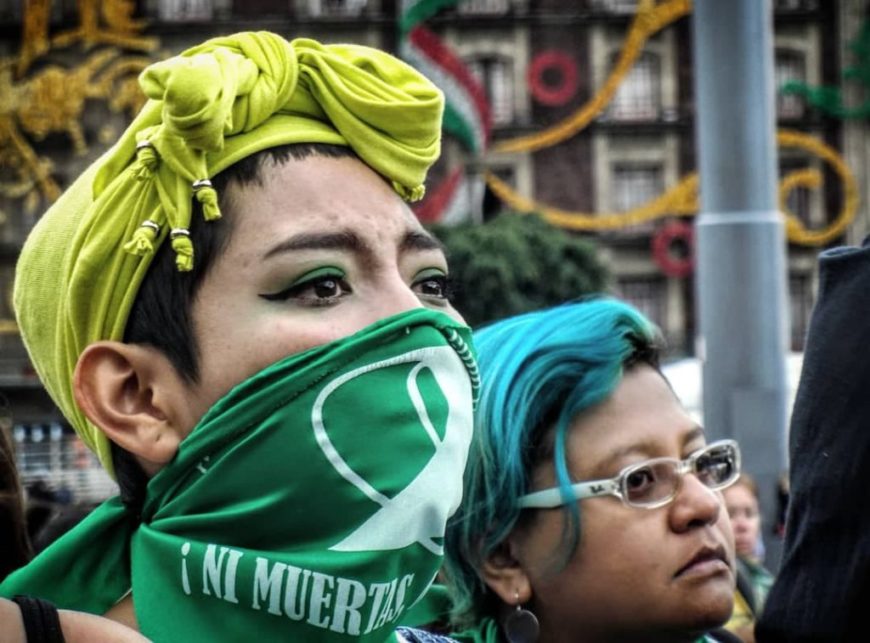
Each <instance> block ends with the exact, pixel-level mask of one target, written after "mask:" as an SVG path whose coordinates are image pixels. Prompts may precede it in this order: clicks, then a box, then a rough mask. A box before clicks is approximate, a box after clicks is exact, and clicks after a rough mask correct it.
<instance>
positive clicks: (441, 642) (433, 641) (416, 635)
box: [396, 627, 456, 643]
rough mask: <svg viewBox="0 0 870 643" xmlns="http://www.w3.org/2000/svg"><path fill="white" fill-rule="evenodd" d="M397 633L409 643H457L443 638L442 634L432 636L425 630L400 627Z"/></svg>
mask: <svg viewBox="0 0 870 643" xmlns="http://www.w3.org/2000/svg"><path fill="white" fill-rule="evenodd" d="M396 631H397V633H398V634H399V635H400V636H401V637H402V638H403V639H405V641H407V642H408V643H456V641H454V640H453V639H451V638H448V637H446V636H441V635H440V634H432V633H431V632H426V631H424V630H415V629H411V628H409V627H400V628H399V629H398V630H396Z"/></svg>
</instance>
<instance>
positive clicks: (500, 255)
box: [432, 213, 607, 327]
mask: <svg viewBox="0 0 870 643" xmlns="http://www.w3.org/2000/svg"><path fill="white" fill-rule="evenodd" d="M432 231H433V233H434V234H435V235H437V236H438V238H440V239H441V240H442V241H443V242H444V245H445V246H446V247H447V252H448V256H449V259H450V274H451V276H452V277H453V279H454V284H455V292H454V297H453V301H454V305H455V306H456V308H457V310H459V312H461V313H462V314H463V315H464V317H465V320H466V321H467V322H468V323H469V324H470V325H471V326H473V327H477V326H479V325H481V324H483V323H486V322H489V321H494V320H496V319H501V318H502V317H508V316H510V315H515V314H518V313H522V312H527V311H530V310H536V309H539V308H544V307H547V306H553V305H556V304H559V303H562V302H564V301H567V300H570V299H575V298H577V297H580V296H583V295H587V294H590V293H593V292H600V291H601V290H602V289H603V288H604V286H605V283H606V280H607V271H606V270H605V268H604V266H603V264H602V263H601V262H600V261H599V260H598V258H597V256H596V254H595V247H594V246H593V245H592V244H591V243H589V242H588V241H585V240H583V239H581V238H579V237H576V236H574V235H571V234H569V233H567V232H565V231H564V230H561V229H559V228H555V227H553V226H552V225H550V224H549V223H547V222H546V221H544V220H543V219H542V218H540V217H538V216H536V215H521V214H513V213H505V214H501V215H499V216H498V217H496V218H495V219H493V220H492V221H489V222H488V223H484V224H482V225H477V224H463V225H459V226H449V227H448V226H436V227H434V228H433V230H432Z"/></svg>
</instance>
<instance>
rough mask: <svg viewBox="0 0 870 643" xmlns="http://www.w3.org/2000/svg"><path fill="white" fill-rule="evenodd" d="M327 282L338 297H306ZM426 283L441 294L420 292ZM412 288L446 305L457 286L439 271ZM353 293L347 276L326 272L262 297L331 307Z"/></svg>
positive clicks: (419, 294)
mask: <svg viewBox="0 0 870 643" xmlns="http://www.w3.org/2000/svg"><path fill="white" fill-rule="evenodd" d="M318 272H319V271H318ZM327 282H334V284H335V287H336V288H340V289H341V292H340V293H339V294H337V295H332V296H325V297H318V296H316V295H315V296H311V297H305V296H304V295H305V291H306V290H309V289H314V288H317V286H319V285H322V284H325V283H327ZM426 282H435V283H436V284H438V288H439V291H440V292H439V293H438V294H429V293H424V292H419V291H418V290H417V288H418V287H420V286H422V285H423V284H425V283H426ZM411 288H412V289H413V290H414V291H415V292H416V293H417V295H418V296H419V297H420V298H424V299H427V300H430V301H437V302H445V303H446V302H449V301H450V299H451V298H452V297H453V293H454V289H455V286H454V282H453V280H452V279H451V278H450V277H449V276H448V275H446V274H444V273H441V272H440V271H439V272H438V273H430V274H424V275H423V276H421V277H418V278H417V279H416V280H415V281H414V282H413V283H412V284H411ZM352 292H353V289H352V288H351V287H350V284H348V283H347V281H346V280H345V275H344V273H343V272H325V273H320V274H317V275H312V276H311V277H310V278H304V277H303V280H302V281H299V282H297V283H294V284H292V285H291V286H290V287H288V288H285V289H284V290H281V291H278V292H276V293H261V294H260V297H262V298H263V299H265V300H266V301H287V300H289V299H298V300H302V301H304V302H305V303H306V304H307V305H310V306H329V305H331V304H334V303H335V302H336V301H337V300H339V299H341V298H342V297H344V296H346V295H349V294H351V293H352Z"/></svg>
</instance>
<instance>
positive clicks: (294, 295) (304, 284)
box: [260, 272, 353, 306]
mask: <svg viewBox="0 0 870 643" xmlns="http://www.w3.org/2000/svg"><path fill="white" fill-rule="evenodd" d="M326 282H334V283H335V286H336V288H340V289H341V293H340V294H338V295H333V296H327V297H317V296H313V297H304V296H303V295H304V294H305V291H306V290H308V289H314V288H316V287H317V286H320V285H323V284H325V283H326ZM352 292H353V290H352V289H351V287H350V284H348V283H347V281H346V280H345V275H344V273H342V272H325V273H320V274H317V275H311V276H310V277H309V278H305V277H303V279H302V281H299V282H297V283H294V284H292V285H291V286H290V287H289V288H285V289H284V290H281V291H279V292H276V293H263V294H261V295H260V297H262V298H263V299H265V300H266V301H287V300H288V299H299V300H302V301H304V302H305V303H306V304H307V305H310V306H329V305H330V304H333V303H335V302H336V301H337V300H338V299H340V298H341V297H344V296H346V295H349V294H351V293H352Z"/></svg>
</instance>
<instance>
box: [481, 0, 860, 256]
mask: <svg viewBox="0 0 870 643" xmlns="http://www.w3.org/2000/svg"><path fill="white" fill-rule="evenodd" d="M691 10H692V2H691V0H669V1H667V2H662V3H661V4H658V5H657V4H656V3H655V2H654V1H653V0H640V1H639V2H638V9H637V13H636V15H635V17H634V20H633V21H632V23H631V26H630V27H629V30H628V34H627V35H626V37H625V42H624V44H623V47H622V50H621V51H620V54H619V58H618V59H617V61H616V64H615V65H614V68H613V70H612V71H611V73H610V75H609V76H608V77H607V79H606V80H605V82H604V85H602V87H601V88H600V89H599V90H598V92H597V93H596V94H595V96H593V97H592V98H591V99H590V100H589V101H587V102H586V103H585V104H584V105H583V106H581V107H580V108H579V109H578V110H576V111H575V112H574V113H573V114H571V115H570V116H568V117H567V118H565V119H563V120H562V121H560V122H559V123H557V124H555V125H553V126H552V127H549V128H547V129H545V130H542V131H540V132H537V133H535V134H529V135H526V136H519V137H516V138H511V139H507V140H503V141H500V142H499V143H497V144H495V145H494V146H493V151H495V152H501V153H505V152H508V153H510V152H534V151H536V150H541V149H544V148H546V147H551V146H553V145H557V144H559V143H562V142H564V141H566V140H568V139H569V138H571V137H573V136H575V135H576V134H577V133H578V132H579V131H580V130H582V129H583V128H585V127H586V126H587V125H589V123H591V122H592V119H594V118H595V117H596V116H598V115H599V114H600V113H601V112H603V111H604V109H605V108H606V107H607V105H608V104H609V103H610V101H611V100H612V99H613V96H614V95H615V94H616V91H617V89H618V88H619V85H620V83H622V81H623V80H624V78H625V76H626V74H628V72H629V71H630V70H631V67H632V66H633V65H634V63H635V61H636V60H637V58H638V57H639V56H640V54H641V51H642V50H643V47H644V45H645V44H646V41H647V40H649V38H650V37H651V36H653V35H654V34H655V33H657V32H658V31H660V30H661V29H663V28H664V27H666V26H668V25H669V24H671V23H672V22H674V21H675V20H677V19H679V18H682V17H683V16H685V15H687V14H688V13H689V12H690V11H691ZM777 142H778V143H779V145H781V146H782V147H797V148H800V149H803V150H804V151H806V152H809V153H810V154H815V155H817V156H818V157H820V158H821V159H822V160H824V161H825V162H827V163H828V164H829V165H830V166H831V168H832V169H833V170H834V173H835V174H836V175H837V176H838V177H839V178H840V180H841V181H842V184H843V205H842V207H841V208H840V212H839V213H838V214H837V217H836V218H835V219H834V221H832V222H831V223H830V224H828V226H827V227H825V228H823V229H820V230H809V229H807V228H806V227H805V226H804V224H803V223H802V222H801V221H800V220H799V219H798V218H797V217H796V216H795V215H794V214H793V213H791V212H789V211H788V209H787V208H786V206H785V204H786V201H787V198H788V194H789V192H790V191H791V190H793V189H795V188H799V187H803V188H809V189H813V188H818V187H819V186H820V185H821V182H822V179H821V175H820V173H819V172H818V171H817V170H813V169H804V170H798V171H795V172H791V173H789V174H788V175H787V176H785V177H784V178H783V180H782V181H781V183H780V188H779V194H780V209H781V210H782V212H783V213H784V214H785V217H786V234H787V236H788V239H789V241H791V242H792V243H797V244H801V245H809V246H818V245H824V244H826V243H830V242H831V241H833V240H834V239H836V238H837V237H838V236H840V235H841V234H843V232H844V231H845V229H846V228H847V227H848V225H849V223H851V222H852V220H853V219H854V218H855V213H856V212H857V210H858V196H859V193H858V186H857V183H856V181H855V177H854V176H853V174H852V172H851V171H850V170H849V167H848V166H847V165H846V162H845V160H844V159H843V157H842V156H840V154H839V153H838V152H837V151H836V150H834V149H833V148H831V147H830V146H828V145H827V144H825V143H824V142H823V141H822V140H820V139H819V138H817V137H814V136H810V135H809V134H805V133H802V132H796V131H787V130H781V131H780V132H778V134H777ZM484 178H485V179H486V182H487V184H488V185H489V188H490V189H491V190H492V191H493V193H494V194H495V195H496V196H497V197H498V198H499V199H501V200H502V201H503V202H504V203H505V204H507V205H508V206H509V207H511V208H513V209H514V210H517V211H519V212H538V213H540V214H542V215H543V216H544V218H546V219H547V220H548V221H549V222H550V223H552V224H554V225H557V226H560V227H563V228H568V229H571V230H581V231H599V230H615V229H619V228H623V227H627V226H633V225H637V224H639V223H644V222H647V221H653V220H655V219H659V218H662V217H667V216H693V215H695V214H697V212H698V209H699V208H698V176H697V174H696V173H692V174H689V175H687V176H686V177H684V178H683V179H681V180H680V182H679V183H678V184H677V185H675V186H674V187H672V188H670V189H669V190H667V191H666V192H664V193H663V194H661V195H660V196H658V197H656V198H654V199H652V200H651V201H648V202H647V203H644V204H643V205H641V206H639V207H637V208H635V209H633V210H629V211H627V212H619V213H599V214H596V213H587V212H576V211H571V210H562V209H560V208H556V207H552V206H548V205H546V204H544V203H541V202H539V201H536V200H534V199H530V198H527V197H524V196H522V195H521V194H519V193H518V192H517V191H516V190H514V189H513V188H512V187H510V186H509V185H508V184H507V183H505V182H504V181H502V180H501V179H499V178H498V177H497V176H495V174H493V173H492V172H486V173H485V174H484Z"/></svg>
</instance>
